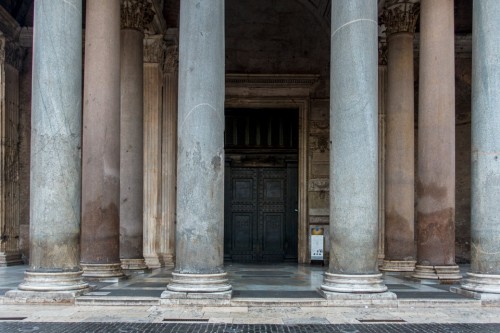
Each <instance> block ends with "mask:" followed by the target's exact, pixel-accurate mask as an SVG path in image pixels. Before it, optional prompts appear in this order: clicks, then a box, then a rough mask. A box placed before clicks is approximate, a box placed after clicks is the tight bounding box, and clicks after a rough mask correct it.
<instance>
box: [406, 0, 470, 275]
mask: <svg viewBox="0 0 500 333" xmlns="http://www.w3.org/2000/svg"><path fill="white" fill-rule="evenodd" d="M453 13H454V10H453V0H443V1H432V0H422V1H421V4H420V73H419V115H418V170H417V182H416V193H417V265H416V268H415V274H414V275H413V277H415V278H421V279H440V280H441V279H444V280H456V279H459V278H460V274H459V271H458V266H457V265H456V264H455V61H454V59H455V58H454V57H455V54H454V22H453V21H454V17H453Z"/></svg>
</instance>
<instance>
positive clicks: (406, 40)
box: [381, 0, 420, 272]
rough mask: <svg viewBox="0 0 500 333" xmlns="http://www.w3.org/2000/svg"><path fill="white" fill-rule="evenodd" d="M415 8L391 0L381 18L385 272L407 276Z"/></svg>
mask: <svg viewBox="0 0 500 333" xmlns="http://www.w3.org/2000/svg"><path fill="white" fill-rule="evenodd" d="M419 10H420V4H419V3H418V1H416V0H389V1H386V2H385V9H384V12H383V14H382V17H381V21H382V22H383V23H384V25H385V27H386V34H387V43H388V51H387V79H388V82H387V85H388V89H387V108H386V115H385V124H386V128H385V130H386V142H385V240H384V241H385V259H384V263H383V265H382V267H381V269H382V270H384V271H410V272H411V271H413V270H414V269H415V263H416V261H415V242H414V239H415V228H414V226H415V211H414V210H415V209H414V206H415V195H414V192H415V185H414V184H415V142H414V141H415V133H414V128H415V125H414V118H415V115H414V86H413V81H414V79H413V33H414V32H415V25H416V22H417V19H418V14H419Z"/></svg>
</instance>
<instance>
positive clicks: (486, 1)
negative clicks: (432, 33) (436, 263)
mask: <svg viewBox="0 0 500 333" xmlns="http://www.w3.org/2000/svg"><path fill="white" fill-rule="evenodd" d="M499 17H500V3H499V2H498V1H495V0H482V1H474V8H473V30H472V56H473V57H472V59H473V63H472V212H471V213H472V216H471V218H472V221H471V222H472V228H471V229H472V244H471V250H472V253H471V271H470V273H468V274H467V277H466V278H465V279H464V280H463V281H462V288H463V289H466V290H471V291H475V292H481V293H495V294H497V296H496V298H497V299H498V297H499V295H498V294H500V242H499V235H500V204H499V203H500V191H499V184H500V112H499V110H500V58H499V57H498V55H499V54H500V36H499V35H498V31H499V29H500V21H499V19H498V18H499Z"/></svg>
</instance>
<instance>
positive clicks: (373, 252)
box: [181, 0, 389, 299]
mask: <svg viewBox="0 0 500 333" xmlns="http://www.w3.org/2000/svg"><path fill="white" fill-rule="evenodd" d="M331 31H332V35H331V41H332V42H331V72H330V81H331V83H330V144H331V149H330V193H331V195H330V261H329V267H328V270H327V272H325V277H324V281H323V284H322V285H321V290H322V293H323V295H324V296H325V297H326V298H328V299H334V298H343V297H349V296H348V295H347V296H346V295H345V294H346V293H381V292H385V291H386V290H387V287H386V286H385V284H384V282H383V281H382V274H380V273H379V272H378V269H377V255H378V189H377V188H378V144H377V143H378V140H377V122H378V112H377V108H378V105H377V104H378V102H377V96H378V91H377V90H378V89H377V82H378V73H377V64H378V62H377V35H378V24H377V3H376V1H365V0H352V1H344V0H333V1H332V29H331ZM346 46H348V47H346ZM181 60H182V59H181ZM388 294H389V293H388ZM368 297H370V296H368Z"/></svg>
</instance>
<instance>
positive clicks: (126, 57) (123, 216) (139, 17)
mask: <svg viewBox="0 0 500 333" xmlns="http://www.w3.org/2000/svg"><path fill="white" fill-rule="evenodd" d="M121 12H122V14H121V15H122V20H121V29H122V30H121V53H120V54H121V98H120V105H121V111H120V260H121V262H122V267H123V268H127V269H143V268H146V264H145V261H144V257H143V253H142V252H143V228H144V227H143V212H144V211H143V206H144V205H143V203H144V199H143V195H144V193H143V192H144V191H143V189H144V184H143V182H144V145H143V143H144V138H143V135H144V132H143V126H144V122H143V107H144V102H143V94H144V88H143V81H144V77H143V61H144V60H143V48H144V45H143V42H144V32H143V31H144V27H145V25H146V24H148V23H149V22H150V21H151V20H152V18H153V16H154V12H153V11H152V9H151V3H149V2H148V1H142V0H122V1H121Z"/></svg>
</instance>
